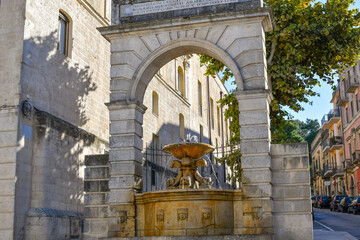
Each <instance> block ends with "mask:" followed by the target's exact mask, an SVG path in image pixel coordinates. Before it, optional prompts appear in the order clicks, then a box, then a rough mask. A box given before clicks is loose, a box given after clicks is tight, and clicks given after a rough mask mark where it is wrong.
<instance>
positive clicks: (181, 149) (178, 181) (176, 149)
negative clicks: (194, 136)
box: [163, 142, 215, 189]
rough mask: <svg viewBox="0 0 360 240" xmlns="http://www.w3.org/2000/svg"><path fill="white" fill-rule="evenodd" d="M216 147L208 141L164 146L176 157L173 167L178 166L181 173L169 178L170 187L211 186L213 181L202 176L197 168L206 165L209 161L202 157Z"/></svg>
mask: <svg viewBox="0 0 360 240" xmlns="http://www.w3.org/2000/svg"><path fill="white" fill-rule="evenodd" d="M214 150H215V148H214V147H213V146H211V145H209V144H206V143H197V142H194V143H192V142H183V143H176V144H169V145H166V146H165V147H164V148H163V151H164V152H166V153H171V154H172V155H173V156H174V157H175V158H177V159H181V160H180V161H179V160H173V161H172V162H171V165H170V167H171V168H178V169H179V174H178V175H177V177H176V178H173V179H169V180H168V181H167V183H166V186H167V188H168V189H177V188H179V189H188V188H194V189H199V188H211V185H212V183H213V182H212V181H211V179H210V178H205V177H202V176H201V175H200V173H199V171H198V170H197V168H198V167H206V166H207V163H206V161H205V160H204V159H202V158H201V157H202V156H203V155H204V154H206V153H210V152H213V151H214Z"/></svg>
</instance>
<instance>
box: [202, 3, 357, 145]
mask: <svg viewBox="0 0 360 240" xmlns="http://www.w3.org/2000/svg"><path fill="white" fill-rule="evenodd" d="M264 3H265V5H266V6H268V7H271V8H272V9H273V13H274V30H273V31H272V32H268V33H266V50H267V57H268V59H267V70H268V78H269V79H270V80H271V83H272V93H273V96H274V99H273V101H272V103H271V106H270V107H271V113H270V118H271V128H272V139H273V142H284V141H286V139H283V136H282V135H283V134H281V133H282V130H283V126H285V125H286V124H285V118H286V117H289V114H288V113H287V112H286V110H284V107H288V108H290V109H292V110H294V111H295V112H298V111H301V110H303V108H302V106H301V103H309V97H311V96H316V95H318V93H316V92H314V90H313V88H314V87H315V86H317V85H320V84H321V83H322V82H325V83H328V84H334V79H335V78H336V76H337V74H338V73H341V71H342V70H343V69H344V67H347V66H352V65H354V64H355V61H356V60H357V58H358V53H359V52H360V27H359V26H360V14H359V11H358V10H357V9H349V8H350V6H351V4H353V3H354V0H328V1H327V2H326V3H320V2H317V1H314V0H264ZM200 61H201V63H202V64H203V65H205V66H207V71H206V74H207V75H211V76H215V75H217V74H218V73H220V72H221V73H222V81H223V82H225V81H227V80H229V79H231V77H233V75H232V72H231V70H230V69H228V68H227V67H226V66H224V64H223V63H221V62H220V61H218V60H216V59H214V58H211V57H209V56H205V55H202V56H201V57H200ZM319 79H321V80H319ZM230 95H231V96H225V98H224V99H226V100H223V102H222V104H227V105H229V106H232V107H229V108H228V109H227V111H226V112H225V114H226V118H230V119H232V121H231V126H230V127H231V128H233V130H232V133H233V136H232V137H233V138H232V139H233V140H234V141H238V140H239V139H237V138H238V136H239V134H238V132H237V131H238V129H239V128H240V127H235V126H234V125H236V124H237V125H238V118H236V116H238V112H236V111H238V110H236V109H237V107H236V104H237V101H236V99H235V97H233V96H232V95H233V94H232V93H230ZM235 130H236V131H235Z"/></svg>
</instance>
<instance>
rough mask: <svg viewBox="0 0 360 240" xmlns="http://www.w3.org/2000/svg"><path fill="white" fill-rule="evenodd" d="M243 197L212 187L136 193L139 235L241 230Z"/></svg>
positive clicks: (208, 233) (239, 193) (234, 231)
mask: <svg viewBox="0 0 360 240" xmlns="http://www.w3.org/2000/svg"><path fill="white" fill-rule="evenodd" d="M242 197H243V192H242V191H241V190H210V189H201V190H167V191H157V192H147V193H143V194H136V196H135V198H136V213H137V224H136V225H137V227H136V229H137V236H181V235H231V234H241V233H242V227H243V220H242V218H243V209H242V206H243V205H242Z"/></svg>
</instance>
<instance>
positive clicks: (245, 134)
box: [240, 125, 270, 139]
mask: <svg viewBox="0 0 360 240" xmlns="http://www.w3.org/2000/svg"><path fill="white" fill-rule="evenodd" d="M240 139H270V129H269V126H268V125H257V126H256V125H251V126H247V125H245V126H244V125H242V126H241V128H240Z"/></svg>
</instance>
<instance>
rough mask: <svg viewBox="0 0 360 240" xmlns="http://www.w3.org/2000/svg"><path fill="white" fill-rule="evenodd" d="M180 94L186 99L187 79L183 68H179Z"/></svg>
mask: <svg viewBox="0 0 360 240" xmlns="http://www.w3.org/2000/svg"><path fill="white" fill-rule="evenodd" d="M178 92H179V94H180V95H181V96H183V97H185V78H184V71H183V69H182V68H181V67H178Z"/></svg>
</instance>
